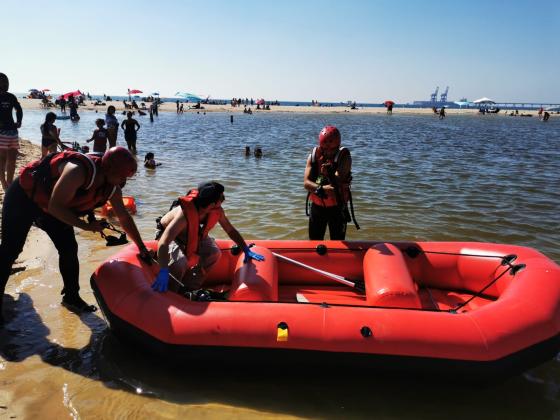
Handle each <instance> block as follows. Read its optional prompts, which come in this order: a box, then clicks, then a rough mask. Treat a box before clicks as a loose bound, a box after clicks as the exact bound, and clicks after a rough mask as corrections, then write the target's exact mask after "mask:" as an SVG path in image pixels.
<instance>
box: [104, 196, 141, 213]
mask: <svg viewBox="0 0 560 420" xmlns="http://www.w3.org/2000/svg"><path fill="white" fill-rule="evenodd" d="M123 203H124V207H125V208H126V209H127V210H128V212H129V213H130V214H136V200H134V197H130V196H126V195H125V196H123ZM112 212H113V206H112V205H111V203H109V202H107V203H105V204H104V205H103V207H101V215H102V216H108V215H109V214H110V213H112Z"/></svg>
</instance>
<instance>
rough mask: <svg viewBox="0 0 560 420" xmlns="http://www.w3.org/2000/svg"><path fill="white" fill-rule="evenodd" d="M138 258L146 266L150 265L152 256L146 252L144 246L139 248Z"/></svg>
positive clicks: (146, 249) (150, 252) (149, 252)
mask: <svg viewBox="0 0 560 420" xmlns="http://www.w3.org/2000/svg"><path fill="white" fill-rule="evenodd" d="M138 258H140V259H141V260H142V261H144V262H145V263H146V264H148V265H152V262H153V259H154V254H153V253H152V251H150V250H148V248H146V246H145V245H143V246H142V247H140V253H139V254H138Z"/></svg>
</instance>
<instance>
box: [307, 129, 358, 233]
mask: <svg viewBox="0 0 560 420" xmlns="http://www.w3.org/2000/svg"><path fill="white" fill-rule="evenodd" d="M340 143H341V142H340V131H338V128H336V127H334V126H332V125H328V126H326V127H324V128H323V129H322V130H321V132H320V133H319V146H318V147H314V148H313V150H312V152H311V154H310V155H309V157H308V158H307V165H306V167H305V175H304V181H303V186H304V188H305V189H306V190H307V191H308V199H309V200H310V201H311V211H310V213H309V239H311V240H323V239H324V238H325V232H326V230H327V226H328V227H329V233H330V238H331V239H332V240H344V239H345V237H346V225H347V223H348V222H349V221H350V220H351V219H350V214H349V212H348V205H347V203H348V200H349V198H350V181H351V179H352V176H351V168H352V158H351V156H350V151H349V150H348V149H347V148H345V147H341V146H340ZM306 207H307V206H306ZM306 210H307V209H306Z"/></svg>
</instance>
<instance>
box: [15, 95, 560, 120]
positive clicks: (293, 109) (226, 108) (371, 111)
mask: <svg viewBox="0 0 560 420" xmlns="http://www.w3.org/2000/svg"><path fill="white" fill-rule="evenodd" d="M18 101H19V102H20V104H21V106H22V108H23V109H37V110H45V108H43V107H42V104H41V100H40V99H28V98H18ZM84 102H85V105H82V106H80V107H79V109H78V112H83V111H92V112H95V111H98V112H99V113H100V114H103V115H104V114H105V112H106V110H107V107H108V106H109V105H113V106H114V107H115V108H116V110H117V113H122V112H123V111H125V108H124V105H123V103H122V101H105V104H106V105H105V106H94V105H93V101H89V100H86V101H84ZM141 103H142V102H141V101H138V104H139V105H140V104H141ZM149 105H150V103H146V106H148V107H149ZM183 106H184V112H185V113H196V112H227V113H236V114H238V113H241V114H242V113H243V109H244V107H243V106H237V107H232V106H231V105H229V104H226V105H207V104H202V106H203V107H204V108H203V109H193V108H191V109H189V106H190V103H184V104H183ZM247 108H251V111H252V112H253V113H264V114H266V113H274V112H281V113H295V114H353V115H380V114H387V110H386V109H385V108H383V107H357V109H350V107H348V106H286V105H271V106H270V110H266V111H265V110H262V109H257V108H256V105H250V106H247ZM158 109H159V111H161V112H176V111H177V107H176V103H174V102H164V103H162V104H160V106H159V108H158ZM48 110H51V111H53V112H55V113H57V114H60V109H58V108H48ZM144 112H147V110H144ZM445 112H446V114H447V115H479V112H478V109H455V108H446V110H445ZM510 112H511V111H507V114H508V115H509V113H510ZM393 114H407V115H431V116H433V117H437V115H435V114H434V112H433V110H432V109H431V108H400V107H399V106H398V105H396V106H395V107H394V108H393ZM520 114H525V115H532V116H535V117H536V116H537V115H538V114H537V111H536V110H531V111H520ZM492 115H501V116H504V115H506V112H505V111H504V112H499V113H498V114H492ZM558 116H559V115H558V114H554V113H553V114H552V117H558Z"/></svg>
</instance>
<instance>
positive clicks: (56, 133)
mask: <svg viewBox="0 0 560 420" xmlns="http://www.w3.org/2000/svg"><path fill="white" fill-rule="evenodd" d="M48 134H49V136H51V138H53V139H54V140H55V141H56V144H58V147H60V150H64V149H66V148H67V147H66V146H65V145H64V144H62V141H61V140H60V129H59V128H56V125H51V127H50V128H49V133H48Z"/></svg>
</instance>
